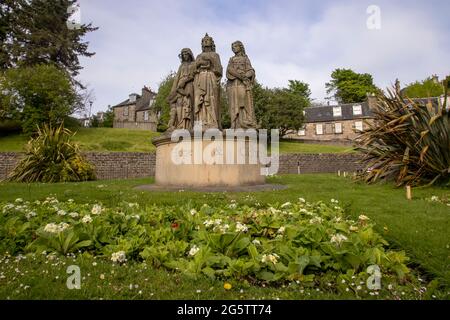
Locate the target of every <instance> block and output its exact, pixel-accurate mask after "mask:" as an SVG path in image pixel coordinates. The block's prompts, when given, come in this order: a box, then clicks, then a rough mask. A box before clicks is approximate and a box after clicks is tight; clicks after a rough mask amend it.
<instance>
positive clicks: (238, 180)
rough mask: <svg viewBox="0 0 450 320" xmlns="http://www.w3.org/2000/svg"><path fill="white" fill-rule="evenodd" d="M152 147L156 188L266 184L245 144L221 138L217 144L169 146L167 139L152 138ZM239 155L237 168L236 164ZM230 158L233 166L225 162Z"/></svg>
mask: <svg viewBox="0 0 450 320" xmlns="http://www.w3.org/2000/svg"><path fill="white" fill-rule="evenodd" d="M153 144H154V145H155V146H156V172H155V181H156V184H157V185H159V186H174V187H193V188H195V187H222V186H227V187H237V186H251V185H263V184H265V176H264V175H263V174H262V173H263V171H262V170H261V167H262V166H261V165H260V164H259V162H258V161H255V160H254V159H253V161H251V160H252V159H251V158H250V159H249V153H248V149H249V142H248V141H246V142H238V141H236V140H234V139H228V138H225V137H223V138H222V140H220V139H219V140H217V141H201V140H200V141H198V140H193V139H191V138H189V139H185V140H183V141H181V142H172V141H171V138H170V137H168V136H163V137H158V138H155V139H154V140H153ZM221 144H222V146H223V148H221ZM189 149H190V151H189ZM244 151H245V152H244ZM239 152H241V161H240V162H239V163H240V164H238V161H237V160H238V154H239ZM230 154H233V155H234V156H233V159H234V161H233V163H234V164H229V162H227V157H228V159H230V158H231V157H230ZM174 155H175V158H176V159H175V161H174ZM182 159H184V161H183V160H182ZM220 159H222V161H220ZM242 159H245V160H244V161H242ZM214 160H215V161H214ZM242 162H243V163H242ZM255 162H256V163H255Z"/></svg>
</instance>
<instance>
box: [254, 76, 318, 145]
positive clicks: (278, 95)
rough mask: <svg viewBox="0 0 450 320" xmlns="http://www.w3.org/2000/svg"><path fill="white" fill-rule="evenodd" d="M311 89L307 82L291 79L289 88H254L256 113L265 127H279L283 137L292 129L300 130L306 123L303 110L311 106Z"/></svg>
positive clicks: (257, 85)
mask: <svg viewBox="0 0 450 320" xmlns="http://www.w3.org/2000/svg"><path fill="white" fill-rule="evenodd" d="M310 94H311V91H310V89H309V85H308V84H307V83H304V82H301V81H297V80H290V81H289V86H288V88H274V89H269V88H263V87H262V86H261V84H259V83H256V85H255V86H254V88H253V95H254V102H255V115H256V119H257V121H258V123H259V125H260V127H261V128H263V129H279V130H280V136H281V137H283V136H284V135H285V134H286V133H287V132H288V131H290V130H295V131H297V130H299V129H300V128H301V127H302V126H303V123H304V114H303V110H304V109H305V108H307V107H309V106H310V104H311V99H310V97H309V96H310Z"/></svg>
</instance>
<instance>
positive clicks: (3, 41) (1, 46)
mask: <svg viewBox="0 0 450 320" xmlns="http://www.w3.org/2000/svg"><path fill="white" fill-rule="evenodd" d="M23 4H24V1H23V0H3V1H2V2H1V3H0V70H5V69H7V68H9V67H11V65H12V63H11V56H10V52H9V50H8V47H9V45H10V44H11V40H12V34H13V30H14V26H15V25H16V22H17V14H16V13H17V12H18V10H19V9H20V8H21V6H22V5H23Z"/></svg>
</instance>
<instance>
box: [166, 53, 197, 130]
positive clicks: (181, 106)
mask: <svg viewBox="0 0 450 320" xmlns="http://www.w3.org/2000/svg"><path fill="white" fill-rule="evenodd" d="M179 57H180V59H181V65H180V67H179V69H178V72H177V74H176V76H175V79H174V82H173V86H172V90H171V91H170V94H169V97H168V101H169V104H170V121H169V125H168V127H169V128H168V131H173V130H175V129H188V130H189V129H192V125H193V123H192V119H193V106H194V85H193V80H194V71H195V70H194V67H195V64H194V54H193V53H192V51H191V49H189V48H184V49H182V50H181V53H180V54H179Z"/></svg>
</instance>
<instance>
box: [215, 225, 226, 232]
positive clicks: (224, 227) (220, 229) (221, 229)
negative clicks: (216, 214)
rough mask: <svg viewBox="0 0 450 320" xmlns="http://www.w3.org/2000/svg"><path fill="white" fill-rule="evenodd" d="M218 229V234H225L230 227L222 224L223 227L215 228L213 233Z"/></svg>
mask: <svg viewBox="0 0 450 320" xmlns="http://www.w3.org/2000/svg"><path fill="white" fill-rule="evenodd" d="M216 229H218V230H219V231H220V233H225V232H227V231H228V229H230V225H229V224H224V225H220V226H216V227H214V229H213V230H214V231H215V230H216Z"/></svg>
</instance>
